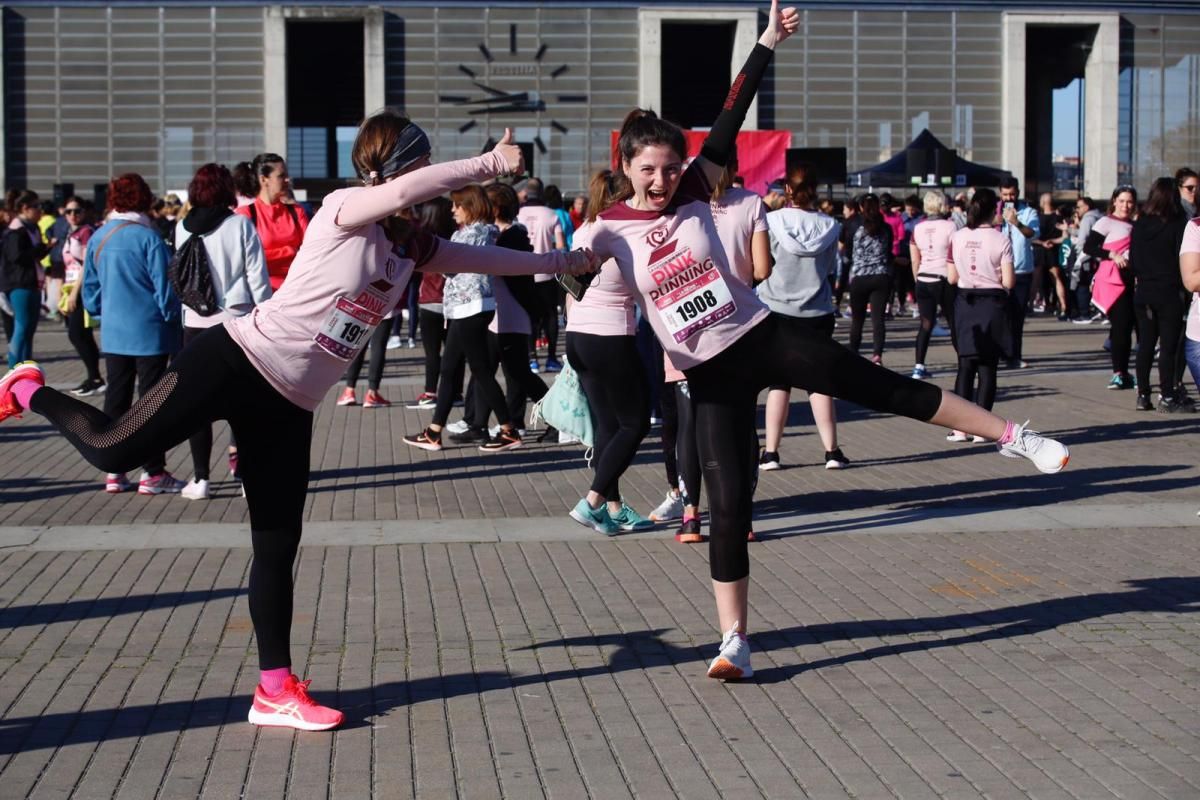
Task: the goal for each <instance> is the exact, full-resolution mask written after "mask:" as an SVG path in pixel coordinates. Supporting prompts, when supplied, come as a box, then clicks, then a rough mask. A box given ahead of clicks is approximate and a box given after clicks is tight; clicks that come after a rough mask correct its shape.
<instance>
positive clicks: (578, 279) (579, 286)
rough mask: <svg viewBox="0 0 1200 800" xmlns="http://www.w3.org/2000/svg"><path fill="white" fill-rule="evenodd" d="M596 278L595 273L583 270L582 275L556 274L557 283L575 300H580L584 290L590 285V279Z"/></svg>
mask: <svg viewBox="0 0 1200 800" xmlns="http://www.w3.org/2000/svg"><path fill="white" fill-rule="evenodd" d="M595 279H596V273H594V272H585V273H584V274H582V275H567V274H565V273H564V274H562V275H559V276H558V285H559V286H561V287H563V290H564V291H566V293H567V294H569V295H571V297H574V298H575V299H576V300H582V299H583V295H584V292H586V291H587V288H588V287H589V286H591V285H592V281H594V280H595Z"/></svg>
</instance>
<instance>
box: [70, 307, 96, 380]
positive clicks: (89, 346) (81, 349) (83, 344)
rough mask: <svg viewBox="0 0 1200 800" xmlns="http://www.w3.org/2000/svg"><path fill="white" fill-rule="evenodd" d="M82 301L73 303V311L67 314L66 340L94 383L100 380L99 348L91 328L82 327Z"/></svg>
mask: <svg viewBox="0 0 1200 800" xmlns="http://www.w3.org/2000/svg"><path fill="white" fill-rule="evenodd" d="M83 314H84V311H83V299H82V297H81V298H80V299H79V301H78V302H77V303H75V310H74V311H72V312H71V313H70V314H67V339H68V340H70V342H71V346H72V347H74V348H75V352H76V353H78V354H79V358H80V360H81V361H83V366H84V368H85V369H86V370H87V376H88V380H89V381H92V382H93V383H95V382H96V381H99V380H100V379H101V378H100V348H99V347H97V346H96V337H95V336H94V335H93V334H92V329H91V328H86V327H84V324H83V323H84V316H83Z"/></svg>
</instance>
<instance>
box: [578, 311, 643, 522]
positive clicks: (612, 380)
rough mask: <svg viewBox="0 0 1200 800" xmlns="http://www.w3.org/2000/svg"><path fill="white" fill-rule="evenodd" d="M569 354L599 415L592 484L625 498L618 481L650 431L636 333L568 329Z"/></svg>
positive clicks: (595, 414) (596, 489)
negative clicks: (607, 332)
mask: <svg viewBox="0 0 1200 800" xmlns="http://www.w3.org/2000/svg"><path fill="white" fill-rule="evenodd" d="M567 360H568V361H569V362H570V364H571V367H572V368H573V369H574V370H575V371H576V372H577V373H578V374H579V381H580V383H582V384H583V393H584V394H585V395H586V396H587V401H588V405H589V406H590V407H591V410H592V417H593V418H594V419H595V420H596V431H595V441H596V446H595V453H594V463H595V465H596V474H595V475H594V476H593V478H592V486H591V489H592V491H593V492H596V493H597V494H599V495H601V496H602V497H603V498H604V499H605V500H609V501H618V500H620V499H621V491H620V486H619V485H618V481H619V479H620V477H621V476H622V475H623V474H624V473H625V470H627V469H629V465H630V464H632V463H633V458H634V456H636V455H637V449H638V445H640V444H641V443H642V439H645V438H646V434H647V433H649V432H650V399H649V398H650V387H649V385H648V383H647V380H646V373H645V371H643V370H642V369H641V361H640V359H639V357H638V351H637V344H636V343H635V341H634V337H633V336H597V335H595V334H591V333H576V332H574V331H567Z"/></svg>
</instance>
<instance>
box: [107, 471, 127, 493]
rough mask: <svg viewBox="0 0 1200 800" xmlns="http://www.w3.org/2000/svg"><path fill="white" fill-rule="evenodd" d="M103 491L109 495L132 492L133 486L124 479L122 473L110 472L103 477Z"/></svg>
mask: <svg viewBox="0 0 1200 800" xmlns="http://www.w3.org/2000/svg"><path fill="white" fill-rule="evenodd" d="M104 491H106V492H108V493H109V494H120V493H121V492H129V491H133V484H132V483H130V482H129V479H128V478H126V477H125V473H124V472H110V473H108V474H107V475H105V476H104Z"/></svg>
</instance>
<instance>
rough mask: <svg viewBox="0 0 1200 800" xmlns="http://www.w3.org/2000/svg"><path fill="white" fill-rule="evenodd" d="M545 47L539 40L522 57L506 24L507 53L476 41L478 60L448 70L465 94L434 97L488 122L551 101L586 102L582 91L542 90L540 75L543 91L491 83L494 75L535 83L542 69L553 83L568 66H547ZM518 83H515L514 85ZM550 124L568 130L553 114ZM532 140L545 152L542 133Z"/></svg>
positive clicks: (539, 109) (543, 108)
mask: <svg viewBox="0 0 1200 800" xmlns="http://www.w3.org/2000/svg"><path fill="white" fill-rule="evenodd" d="M549 49H550V48H549V46H548V45H546V44H544V43H541V42H539V43H538V47H537V50H536V51H535V52H534V53H532V54H530V55H527V56H525V57H524V58H522V55H521V53H519V52H518V50H517V26H516V25H515V24H512V25H509V26H508V54H507V55H506V56H505V55H501V56H500V57H497V55H496V54H495V53H494V52H493V51H492V50H491V48H489V47H488V46H487V42H480V43H479V54H480V56H481V57H482V61H480V62H475V63H472V64H458V65H457V68H456V69H455V70H454V71H453V73H452V77H453V80H454V81H455V82H460V83H461V84H462V85H463V87H464V90H465V91H466V92H468V94H442V95H438V100H439V101H440V102H442V103H448V104H450V105H452V106H456V107H462V108H463V109H464V110H466V113H467V114H468V115H469V116H471V117H481V116H484V117H487V118H488V121H489V122H490V121H491V119H492V118H493V117H496V116H499V117H507V116H515V115H523V114H542V113H544V112H547V111H550V109H551V107H552V105H553V104H555V103H557V104H560V105H561V104H577V103H586V102H587V100H588V96H587V95H586V94H558V93H555V92H553V91H550V92H547V91H545V90H544V89H545V82H546V81H545V79H544V78H543V80H542V82H541V86H542V88H543V91H537V90H536V86H535V87H531V88H528V89H523V88H518V90H516V91H511V90H506V89H501V88H497V87H496V86H495V85H493V84H495V83H496V82H497V79H499V80H501V81H503V82H504V83H506V84H510V85H511V84H513V83H517V82H516V81H513V80H512V79H513V78H518V79H520V78H525V79H526V80H527V81H528V82H530V83H534V84H537V83H538V78H539V77H542V76H543V72H544V73H545V75H548V76H549V82H550V83H551V84H553V82H554V81H555V80H556V79H557V78H558V77H559V76H561V75H563V74H564V73H566V72H568V71H569V70H570V69H571V67H570V65H568V64H560V65H559V66H557V67H554V68H553V69H549V70H547V69H546V61H545V58H546V53H547V51H548V50H549ZM523 82H524V81H521V82H520V83H523ZM520 83H518V87H519V86H520ZM480 92H482V94H480ZM478 124H479V122H478V120H476V119H470V120H467V122H465V123H464V124H463V125H461V126H459V128H458V132H459V133H466V132H467V131H469V130H471V129H472V128H474V127H475V126H476V125H478ZM550 127H551V128H553V129H554V130H556V131H558V132H559V133H566V132H567V131H568V130H569V129H568V128H567V126H566V125H563V124H562V123H561V122H559V121H558V120H556V119H553V118H551V119H550ZM533 144H534V145H535V146H536V147H537V149H538V151H539V152H541V153H545V152H546V143H545V142H543V141H542V137H540V136H535V137H534V139H533Z"/></svg>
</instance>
